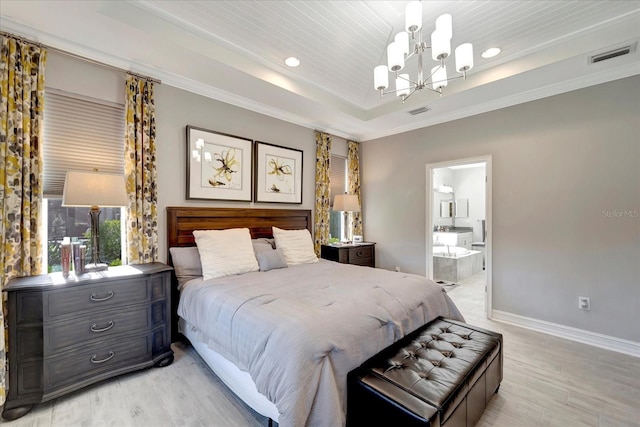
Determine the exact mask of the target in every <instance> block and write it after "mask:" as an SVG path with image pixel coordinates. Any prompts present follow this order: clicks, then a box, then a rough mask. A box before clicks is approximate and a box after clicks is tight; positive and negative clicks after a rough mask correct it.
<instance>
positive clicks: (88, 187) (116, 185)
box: [62, 169, 129, 271]
mask: <svg viewBox="0 0 640 427" xmlns="http://www.w3.org/2000/svg"><path fill="white" fill-rule="evenodd" d="M128 201H129V200H128V197H127V190H126V187H125V182H124V176H123V175H118V174H111V173H102V172H98V170H97V169H96V170H94V171H93V172H67V175H66V177H65V180H64V192H63V195H62V206H78V207H91V211H90V212H89V216H90V218H91V263H90V264H87V265H86V266H85V270H86V271H102V270H106V269H107V268H108V266H107V264H105V263H103V262H102V261H101V260H100V230H99V227H100V208H99V206H102V207H121V206H126V205H127V203H128Z"/></svg>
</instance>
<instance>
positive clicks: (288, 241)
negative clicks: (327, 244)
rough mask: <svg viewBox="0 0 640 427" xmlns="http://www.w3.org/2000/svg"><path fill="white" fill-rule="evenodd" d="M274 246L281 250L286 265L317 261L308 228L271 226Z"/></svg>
mask: <svg viewBox="0 0 640 427" xmlns="http://www.w3.org/2000/svg"><path fill="white" fill-rule="evenodd" d="M272 230H273V237H274V238H275V240H276V248H278V249H281V250H282V254H283V255H284V260H285V261H286V262H287V264H288V265H296V264H311V263H314V262H318V257H317V256H316V252H315V250H314V249H313V241H312V240H311V233H309V230H306V229H304V230H282V229H281V228H278V227H272Z"/></svg>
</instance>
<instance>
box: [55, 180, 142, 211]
mask: <svg viewBox="0 0 640 427" xmlns="http://www.w3.org/2000/svg"><path fill="white" fill-rule="evenodd" d="M128 203H129V198H128V197H127V190H126V186H125V182H124V176H123V175H116V174H111V173H101V172H67V176H66V177H65V180H64V192H63V194H62V206H103V207H110V206H111V207H117V206H126V205H127V204H128Z"/></svg>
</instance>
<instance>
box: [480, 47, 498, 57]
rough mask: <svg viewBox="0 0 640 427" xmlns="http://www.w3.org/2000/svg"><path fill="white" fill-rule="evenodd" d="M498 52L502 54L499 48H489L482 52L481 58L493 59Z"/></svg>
mask: <svg viewBox="0 0 640 427" xmlns="http://www.w3.org/2000/svg"><path fill="white" fill-rule="evenodd" d="M500 52H502V49H500V48H499V47H490V48H489V49H487V50H485V51H484V52H482V57H483V58H493V57H494V56H496V55H497V54H499V53H500Z"/></svg>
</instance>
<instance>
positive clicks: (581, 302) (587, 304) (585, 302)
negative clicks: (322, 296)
mask: <svg viewBox="0 0 640 427" xmlns="http://www.w3.org/2000/svg"><path fill="white" fill-rule="evenodd" d="M578 308H579V309H580V310H587V311H589V310H590V309H591V299H589V298H587V297H578Z"/></svg>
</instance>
